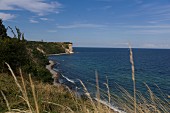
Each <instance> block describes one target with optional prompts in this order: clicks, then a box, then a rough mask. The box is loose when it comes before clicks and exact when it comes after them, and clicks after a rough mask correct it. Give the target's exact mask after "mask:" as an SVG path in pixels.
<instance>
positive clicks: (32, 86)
mask: <svg viewBox="0 0 170 113" xmlns="http://www.w3.org/2000/svg"><path fill="white" fill-rule="evenodd" d="M29 79H30V83H31V89H32V94H33V97H34V102H35V108H36V113H40V112H39V107H38V102H37V97H36V94H35V87H34V84H33V82H32V78H31V75H30V74H29Z"/></svg>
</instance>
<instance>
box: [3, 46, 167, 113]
mask: <svg viewBox="0 0 170 113" xmlns="http://www.w3.org/2000/svg"><path fill="white" fill-rule="evenodd" d="M130 63H131V66H132V67H131V69H132V81H133V88H134V89H133V92H134V93H133V95H131V94H130V93H129V92H128V91H127V90H126V89H125V88H123V87H121V86H119V85H117V89H118V91H119V92H121V97H120V96H119V95H116V94H114V93H111V91H110V88H109V81H108V78H107V77H106V83H104V85H105V86H106V88H107V91H104V90H102V89H100V87H99V81H98V76H99V75H98V73H97V71H96V72H95V76H96V85H95V87H96V98H93V97H92V96H91V94H90V92H89V91H88V89H87V88H86V86H85V85H84V83H83V82H82V81H81V80H79V81H80V83H81V85H82V86H83V89H84V94H85V95H86V97H87V98H85V99H83V98H81V97H80V98H79V97H77V96H76V94H75V92H74V91H72V90H70V89H69V88H68V87H66V86H62V85H60V86H52V85H49V84H44V83H41V82H39V81H35V80H33V79H32V78H31V75H29V77H28V78H26V77H25V76H24V77H23V75H22V71H21V70H20V77H16V75H15V74H14V72H13V71H12V69H11V67H10V66H9V65H8V64H7V63H6V65H7V66H8V68H9V70H10V72H11V75H12V77H13V80H14V81H15V84H13V85H10V86H9V87H15V88H16V86H17V89H19V92H18V91H17V90H16V89H15V90H12V91H14V92H17V93H15V94H16V95H17V96H16V95H14V96H13V97H10V96H8V93H7V91H8V90H6V89H5V88H4V87H8V84H12V83H10V82H9V83H8V84H6V86H4V85H2V86H3V87H0V90H1V95H2V97H3V100H4V102H5V103H6V111H8V113H15V112H22V113H49V112H52V113H60V112H61V113H117V112H122V113H125V112H127V113H133V112H134V113H170V102H169V99H168V98H169V96H168V95H165V94H162V92H161V90H160V93H161V94H162V96H163V98H158V97H157V96H156V95H155V94H154V93H153V92H152V91H151V89H150V87H149V86H148V85H147V84H145V86H146V88H147V89H148V95H149V96H148V97H146V96H144V95H143V94H142V93H141V92H140V91H138V90H136V81H135V66H134V61H133V52H132V49H131V48H130ZM1 77H2V75H1V76H0V80H1ZM7 77H8V76H5V77H4V78H7ZM6 82H8V80H6ZM7 89H8V88H7ZM103 95H104V96H106V97H107V100H108V101H107V102H108V103H107V104H106V103H105V102H104V101H102V98H101V96H103ZM18 97H19V98H18ZM12 98H16V99H14V100H13V101H11V100H10V99H12ZM0 100H1V98H0ZM1 103H2V101H1ZM111 103H114V105H116V106H118V107H119V108H121V110H119V108H116V107H115V106H111Z"/></svg>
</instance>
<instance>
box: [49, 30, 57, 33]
mask: <svg viewBox="0 0 170 113" xmlns="http://www.w3.org/2000/svg"><path fill="white" fill-rule="evenodd" d="M47 32H49V33H56V32H58V31H57V30H48V31H47Z"/></svg>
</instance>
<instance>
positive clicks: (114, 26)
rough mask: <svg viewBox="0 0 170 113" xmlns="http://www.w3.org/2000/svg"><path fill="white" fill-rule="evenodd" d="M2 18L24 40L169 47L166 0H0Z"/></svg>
mask: <svg viewBox="0 0 170 113" xmlns="http://www.w3.org/2000/svg"><path fill="white" fill-rule="evenodd" d="M0 18H2V19H3V21H4V24H5V25H6V26H11V27H13V28H14V27H15V26H17V27H19V28H20V29H21V31H22V32H24V33H25V37H26V39H27V40H44V41H54V42H64V41H68V42H73V44H74V46H76V47H80V46H81V47H116V48H117V47H125V48H127V47H128V45H127V44H128V42H130V43H131V45H132V47H136V48H170V1H169V0H0ZM9 34H11V33H9Z"/></svg>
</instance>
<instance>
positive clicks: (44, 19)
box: [40, 18, 49, 21]
mask: <svg viewBox="0 0 170 113" xmlns="http://www.w3.org/2000/svg"><path fill="white" fill-rule="evenodd" d="M40 20H43V21H47V20H49V19H48V18H40Z"/></svg>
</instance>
